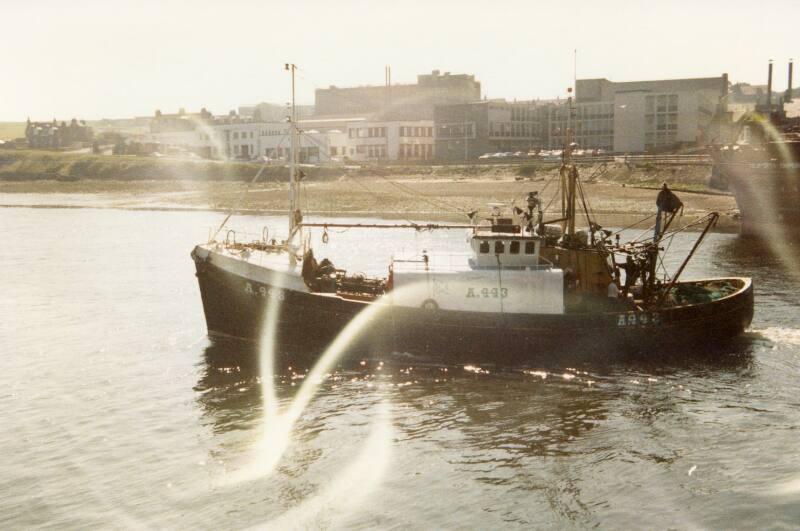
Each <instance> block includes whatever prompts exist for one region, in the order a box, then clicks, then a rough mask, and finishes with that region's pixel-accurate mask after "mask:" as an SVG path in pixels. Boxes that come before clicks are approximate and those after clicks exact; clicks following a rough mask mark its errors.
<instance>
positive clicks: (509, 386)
mask: <svg viewBox="0 0 800 531" xmlns="http://www.w3.org/2000/svg"><path fill="white" fill-rule="evenodd" d="M220 219H221V215H219V214H214V213H203V212H130V211H114V210H91V209H24V208H11V209H2V210H0V223H2V227H3V228H4V231H3V234H4V239H3V244H2V245H3V253H2V257H3V259H2V260H0V278H2V279H3V286H2V291H3V294H2V297H0V345H1V346H2V369H3V370H2V371H0V426H2V432H0V492H2V493H3V495H2V497H0V527H2V528H5V529H15V528H16V529H20V528H38V527H46V528H58V529H62V528H83V529H85V528H96V527H106V528H107V527H111V528H140V527H144V528H198V529H216V528H221V527H234V528H246V527H253V526H267V527H274V528H281V529H285V528H288V527H301V528H309V527H310V528H317V527H331V528H339V527H360V528H371V529H372V528H408V527H416V528H482V529H488V528H497V527H500V526H503V527H525V528H541V527H558V528H585V527H602V528H628V527H635V528H642V527H646V528H666V527H677V528H781V527H784V528H787V527H788V528H794V527H796V526H797V524H798V522H800V503H798V498H800V454H798V453H797V451H796V449H797V441H798V440H800V439H799V437H800V430H798V427H800V393H798V391H799V390H800V389H799V388H800V385H798V383H799V382H800V380H799V379H798V375H799V374H800V372H799V370H800V327H799V326H798V323H799V322H800V309H798V305H797V301H798V297H797V293H798V288H800V284H798V283H797V282H795V281H792V280H790V279H789V278H787V276H786V273H785V272H783V271H782V270H781V268H780V267H779V266H780V264H779V263H777V261H776V260H775V259H771V258H769V257H768V256H766V255H765V254H764V253H763V252H761V251H758V250H756V251H751V250H749V248H748V246H747V245H746V244H745V243H743V242H741V241H739V240H738V239H737V238H736V237H735V236H732V235H711V236H710V237H709V240H708V242H707V244H705V245H704V247H702V250H701V252H700V254H699V255H698V257H697V259H696V260H694V261H693V262H692V264H691V266H690V267H689V269H688V271H687V273H686V274H687V276H720V275H726V274H737V275H748V276H753V277H754V280H755V285H756V316H755V320H754V322H753V326H752V330H751V331H750V332H748V334H747V335H746V337H744V338H743V339H742V340H741V341H739V342H737V343H736V344H735V345H733V346H731V347H729V351H730V352H729V353H727V355H725V356H723V358H722V360H720V361H718V362H714V363H710V362H704V363H700V362H698V363H692V362H686V363H684V364H682V365H675V364H674V362H672V363H673V364H672V365H664V364H663V363H659V361H658V360H651V361H649V362H646V363H641V364H637V365H631V364H626V365H619V366H613V365H612V366H608V365H606V366H592V365H587V366H581V367H566V366H565V367H548V368H538V369H537V368H532V369H530V370H527V371H522V370H506V371H499V372H498V371H495V370H492V369H490V370H489V371H485V370H483V369H480V368H473V367H470V368H464V367H435V366H424V365H420V364H418V363H416V362H415V361H414V360H412V359H406V358H403V357H402V356H387V357H386V359H385V362H384V363H383V364H381V363H380V361H379V360H369V361H364V363H363V364H362V363H361V360H349V361H346V362H342V363H340V364H339V365H338V368H337V369H336V370H335V371H333V372H332V373H331V374H330V375H329V376H328V377H326V378H324V379H323V380H322V381H321V382H320V383H319V385H318V388H317V389H316V394H315V395H314V396H313V398H312V399H311V401H310V402H309V404H308V407H306V408H305V409H304V410H303V411H302V412H301V413H300V415H299V417H298V418H297V421H296V423H294V425H293V426H292V431H291V433H290V434H289V438H288V439H285V440H284V439H281V434H280V430H271V429H270V428H269V425H267V428H265V409H264V406H263V403H264V402H263V400H262V399H263V387H262V383H263V384H267V383H269V382H263V381H262V380H261V379H260V376H259V371H258V368H257V366H256V364H254V363H252V362H246V361H245V360H242V359H241V355H242V354H247V352H246V349H245V350H243V349H242V348H241V347H240V346H238V345H236V344H224V343H217V344H212V343H210V342H209V341H208V339H207V338H206V336H205V325H204V321H203V315H202V309H201V305H200V297H199V292H198V288H197V285H196V279H195V277H194V271H193V264H192V261H191V260H190V258H189V251H190V250H191V248H192V246H193V244H194V243H196V242H198V241H202V240H204V239H205V238H206V237H207V235H208V228H209V227H211V226H213V225H215V224H217V223H219V221H220ZM264 223H265V220H264V219H259V218H253V217H250V218H239V219H238V220H237V224H238V225H240V226H242V225H244V226H247V227H248V228H249V229H250V230H251V231H252V232H254V233H258V234H260V227H261V225H263V224H264ZM354 232H355V231H349V232H342V233H338V232H337V233H334V232H333V231H331V234H330V236H331V244H330V245H331V246H333V245H339V246H340V248H343V249H344V250H345V252H340V253H339V254H337V255H334V262H336V263H337V265H340V266H346V267H348V268H355V269H363V270H365V271H381V270H382V268H383V267H384V265H385V262H386V258H387V257H388V254H389V253H388V252H387V250H388V249H389V248H390V245H389V241H388V236H381V237H380V238H378V239H374V238H370V239H369V240H364V239H360V238H359V236H358V235H357V234H355V233H354ZM319 236H320V233H319V232H317V233H316V234H315V235H314V239H315V241H316V242H319ZM237 237H238V238H242V237H243V235H242V233H239V234H238V235H237ZM391 237H396V238H401V239H402V240H403V243H402V244H401V245H400V246H401V247H403V248H404V249H405V250H406V251H407V252H410V251H412V250H414V249H416V250H420V249H422V248H428V249H431V250H432V249H439V248H444V249H445V250H447V251H448V252H456V251H458V250H460V249H462V246H463V244H464V240H463V233H462V232H459V231H456V232H452V233H436V234H434V235H427V234H414V233H412V232H407V233H406V232H404V233H402V234H400V235H392V236H391ZM693 237H694V236H691V235H690V236H686V237H684V238H682V239H680V240H678V241H676V243H675V244H674V245H673V250H676V251H678V253H677V254H680V251H682V250H686V249H688V248H689V247H690V246H691V243H692V238H693ZM318 254H319V253H318ZM672 265H673V266H674V262H673V264H672ZM249 355H250V356H252V355H253V353H252V352H249ZM304 374H305V373H304V372H303V370H301V369H299V368H296V367H292V368H291V369H290V368H289V367H287V366H285V365H279V366H278V368H277V369H276V374H275V376H274V378H273V379H272V382H273V383H274V389H275V393H276V396H277V399H278V401H279V406H280V408H281V410H282V411H283V410H285V408H286V407H288V406H289V404H291V403H292V400H293V399H294V398H295V397H296V396H297V392H298V389H300V388H301V386H302V385H303V384H304V383H305V382H307V381H308V379H306V378H304V377H303V376H304ZM310 385H313V382H311V384H310ZM267 388H269V386H267ZM265 429H266V432H265ZM263 436H266V438H267V439H266V441H267V445H266V446H263V445H262V443H263V440H262V437H263ZM283 443H285V451H284V452H279V453H278V454H277V458H276V459H277V461H276V464H275V467H274V469H273V468H270V467H269V466H265V459H266V458H265V454H267V453H269V452H270V448H280V447H281V446H282V445H283Z"/></svg>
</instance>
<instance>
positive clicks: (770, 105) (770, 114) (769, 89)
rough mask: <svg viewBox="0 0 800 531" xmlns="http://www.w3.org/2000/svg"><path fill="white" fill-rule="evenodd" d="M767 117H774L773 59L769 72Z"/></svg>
mask: <svg viewBox="0 0 800 531" xmlns="http://www.w3.org/2000/svg"><path fill="white" fill-rule="evenodd" d="M767 116H772V59H770V60H769V70H767Z"/></svg>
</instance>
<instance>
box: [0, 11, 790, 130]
mask: <svg viewBox="0 0 800 531" xmlns="http://www.w3.org/2000/svg"><path fill="white" fill-rule="evenodd" d="M798 15H800V2H798V1H797V0H794V1H790V0H786V1H783V0H775V1H769V0H762V1H760V2H759V1H753V0H749V1H746V2H744V1H739V0H727V1H717V0H695V1H684V0H673V1H669V0H650V1H641V2H634V1H626V0H610V1H605V2H604V1H601V0H594V1H581V0H575V1H573V2H556V1H548V2H540V1H537V0H526V1H517V0H492V1H488V0H482V1H471V0H462V1H450V0H441V1H435V0H424V1H417V0H403V1H388V0H371V1H354V0H327V1H317V0H283V1H281V2H274V1H272V0H261V1H254V0H227V1H209V0H193V1H185V0H160V1H150V0H138V1H127V2H122V1H115V0H102V1H95V0H73V1H69V2H68V1H63V0H25V1H20V0H0V121H23V120H25V119H26V118H27V117H29V116H30V117H31V119H34V120H49V119H52V118H54V117H55V118H58V119H59V120H61V119H69V118H72V117H77V118H82V119H90V120H94V119H100V118H124V117H131V116H147V115H152V114H153V113H154V111H155V110H156V109H160V110H162V111H163V112H165V113H166V112H176V111H177V110H178V109H179V108H180V107H183V108H185V109H186V110H187V111H189V112H196V111H198V110H199V109H200V108H201V107H206V108H208V109H209V110H211V111H212V112H214V113H215V114H223V113H227V112H228V111H229V110H231V109H235V108H237V107H238V106H239V105H242V104H247V103H257V102H261V101H269V102H274V103H282V102H286V101H288V100H289V98H290V81H289V76H288V74H287V73H286V72H285V71H284V70H283V64H284V63H286V62H292V63H295V64H297V65H298V67H299V68H300V70H299V71H298V85H297V101H298V103H313V100H314V89H315V88H323V87H327V86H328V85H337V86H351V85H367V84H371V85H380V84H383V82H384V66H385V65H391V67H392V81H393V82H395V83H413V82H415V80H416V75H417V74H420V73H429V72H430V71H431V70H434V69H438V70H441V71H442V72H445V71H448V72H452V73H454V74H456V73H466V74H474V75H475V76H476V78H477V79H478V80H479V81H480V82H481V83H482V88H483V92H484V94H485V95H486V96H488V97H490V98H507V99H536V98H554V97H557V96H564V95H566V89H567V87H569V86H571V85H572V80H573V75H574V56H575V52H574V50H576V49H577V75H578V78H579V79H580V78H593V77H605V78H608V79H610V80H612V81H632V80H643V79H668V78H681V77H707V76H719V75H721V74H722V73H723V72H727V73H728V74H729V76H730V79H731V81H733V82H737V81H744V82H749V83H756V84H763V83H766V70H767V61H768V60H769V59H774V60H775V64H776V81H775V88H776V90H783V89H785V87H786V64H787V62H788V60H789V58H790V57H797V58H798V59H800V39H797V38H796V37H795V35H796V34H797V27H798V21H800V16H798ZM797 78H800V74H798V76H797ZM797 84H800V81H799V82H798V83H797Z"/></svg>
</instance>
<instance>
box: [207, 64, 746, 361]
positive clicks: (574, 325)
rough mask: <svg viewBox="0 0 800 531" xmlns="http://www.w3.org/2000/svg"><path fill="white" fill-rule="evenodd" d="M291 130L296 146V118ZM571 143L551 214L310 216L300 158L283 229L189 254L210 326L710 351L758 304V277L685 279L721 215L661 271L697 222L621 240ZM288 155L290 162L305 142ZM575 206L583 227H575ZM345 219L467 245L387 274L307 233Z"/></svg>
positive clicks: (582, 349) (432, 341)
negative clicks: (359, 266) (441, 218)
mask: <svg viewBox="0 0 800 531" xmlns="http://www.w3.org/2000/svg"><path fill="white" fill-rule="evenodd" d="M287 68H289V69H292V72H293V68H294V67H293V66H292V65H287ZM290 129H291V131H292V147H293V148H294V147H295V146H296V145H297V143H296V135H297V128H296V127H295V120H294V116H292V118H291V128H290ZM571 149H572V146H571V145H568V146H567V147H566V149H565V156H564V160H563V164H562V166H561V171H560V173H559V175H558V182H557V185H558V187H559V191H560V194H559V193H557V194H556V196H559V197H560V198H561V210H560V211H557V212H556V213H555V214H552V215H551V218H552V219H547V216H546V215H545V212H546V210H547V209H545V208H543V204H542V200H541V198H540V196H539V193H538V192H536V191H531V192H529V193H528V195H527V198H526V200H525V203H524V205H525V208H518V207H514V206H512V205H508V207H507V208H504V206H503V205H497V204H495V205H492V206H491V209H490V212H489V213H488V215H486V216H485V217H483V219H480V218H479V216H477V215H472V216H471V219H470V221H469V223H464V224H416V223H396V224H392V223H369V224H367V223H347V224H345V223H333V222H330V223H329V222H314V223H309V222H304V221H303V213H302V212H301V210H300V209H299V206H298V202H297V201H296V198H297V197H298V181H297V178H296V169H295V161H294V160H290V164H289V172H290V180H289V203H290V208H289V231H288V234H287V237H286V238H285V239H281V240H277V239H269V238H268V236H267V235H266V234H265V236H264V237H263V238H262V239H261V240H258V241H250V242H236V241H235V238H234V237H233V236H232V233H230V232H228V233H227V235H226V237H225V238H224V239H222V238H220V237H219V235H220V234H222V230H223V228H224V226H225V223H224V222H223V224H222V225H221V226H220V228H219V230H217V232H216V234H215V235H213V236H212V237H211V238H210V239H209V241H208V242H206V243H203V244H200V245H197V246H196V247H195V248H194V250H193V251H192V253H191V254H192V258H193V259H194V262H195V266H196V272H197V277H198V281H199V286H200V293H201V297H202V301H203V308H204V311H205V317H206V323H207V327H208V331H209V334H210V335H219V336H231V337H236V338H243V339H249V340H255V341H259V340H262V339H264V337H263V336H264V334H273V333H274V336H275V337H270V339H277V341H278V342H279V343H286V344H310V345H313V346H318V347H324V346H325V345H327V344H329V343H330V342H331V341H333V340H334V339H335V338H336V337H337V336H338V335H339V334H340V333H341V332H342V330H344V329H345V327H347V326H348V324H349V323H351V322H353V320H354V319H356V318H357V317H358V316H360V315H362V314H364V312H370V313H369V316H370V319H369V320H368V322H367V323H366V325H365V326H364V327H363V330H360V332H359V339H358V346H359V347H363V348H367V349H370V348H374V349H378V351H380V352H386V351H387V350H391V351H400V352H411V353H416V354H423V355H428V356H434V357H436V358H437V359H441V360H443V361H449V362H463V363H467V362H479V363H484V362H494V363H519V364H532V363H541V362H545V361H547V360H553V359H556V360H558V359H562V358H563V359H566V358H569V359H572V358H573V357H575V356H578V357H588V358H590V359H592V358H595V357H598V358H599V357H609V356H611V357H615V356H627V355H629V354H636V353H638V354H644V355H652V353H653V352H654V351H655V350H657V349H663V348H664V347H669V348H673V349H674V348H676V347H685V346H689V345H694V346H697V347H698V350H699V351H703V350H704V349H705V348H706V347H707V346H708V345H709V344H712V343H719V342H724V341H727V340H730V339H732V338H734V337H736V336H737V335H738V334H740V333H741V332H742V331H743V330H744V329H745V328H746V327H747V326H748V325H749V324H750V320H751V319H752V315H753V286H752V282H751V280H750V279H748V278H735V277H734V278H715V279H702V280H681V279H680V277H681V274H682V272H683V270H684V267H685V266H686V263H687V262H688V260H689V259H690V258H691V256H692V255H693V254H694V252H695V250H696V249H697V247H698V246H699V245H700V243H701V242H702V240H703V238H704V237H705V236H706V234H707V232H708V231H709V230H710V229H711V227H712V226H713V225H714V223H715V222H716V220H717V218H718V215H717V214H715V213H712V214H709V215H708V216H706V217H705V218H703V219H702V220H700V221H699V222H697V223H696V224H693V225H696V226H697V227H698V228H699V227H701V226H702V230H701V231H700V233H699V236H698V237H697V241H696V242H695V244H694V246H693V248H692V250H691V252H690V253H689V254H688V255H687V256H686V259H685V260H684V261H683V263H682V264H681V266H680V267H679V269H678V270H677V271H676V272H675V273H674V274H673V275H671V276H666V273H664V274H663V275H662V274H660V273H659V269H658V268H659V267H660V264H661V261H660V253H661V252H662V250H663V247H664V244H665V242H667V241H669V239H670V238H672V237H674V236H675V234H677V233H679V232H682V231H684V230H686V229H687V227H689V226H687V227H682V228H672V223H673V221H674V220H675V219H676V216H677V215H678V208H667V209H666V210H665V211H664V212H661V211H659V213H658V214H657V216H658V223H656V227H657V228H656V229H655V230H654V232H652V233H651V232H647V233H646V235H643V236H642V237H640V238H636V239H634V240H631V241H627V242H621V241H620V232H621V231H617V232H616V233H615V232H612V231H610V230H607V229H604V228H602V227H600V226H599V225H598V224H597V223H595V222H594V221H593V220H592V218H591V216H590V210H589V208H586V205H587V198H586V195H585V193H584V191H583V187H582V185H581V182H580V178H579V174H578V168H577V166H576V165H574V164H572V163H571V159H570V154H569V153H570V151H571ZM290 153H291V155H290V157H291V158H292V159H293V158H294V154H295V153H296V150H295V149H292V150H291V152H290ZM556 196H554V197H556ZM579 204H580V205H582V206H584V208H583V213H584V214H585V215H586V219H587V227H586V229H579V228H578V226H577V222H578V206H579ZM653 217H655V216H651V218H653ZM227 219H228V218H226V221H227ZM336 228H349V229H353V228H355V229H359V230H364V231H376V230H393V229H414V230H463V231H465V232H466V234H467V246H468V249H469V256H468V258H467V259H465V260H464V261H462V262H460V263H454V262H453V260H452V258H451V257H448V256H443V255H440V254H438V253H437V252H436V251H435V250H432V251H430V252H427V251H426V252H423V253H421V254H420V255H418V256H411V257H398V258H394V259H392V260H391V262H390V265H389V267H388V269H387V271H386V273H385V275H382V276H375V277H366V276H363V275H355V274H351V273H349V272H348V271H346V270H342V269H339V268H337V267H336V266H335V264H334V263H333V262H332V261H331V260H329V259H328V258H327V257H325V258H322V259H320V258H321V257H318V256H315V254H314V249H313V248H312V247H311V245H310V240H309V238H307V237H305V236H304V234H305V231H308V230H312V229H322V230H328V229H336ZM365 238H368V236H365ZM270 312H275V313H273V318H274V319H275V322H276V326H275V328H274V330H273V329H272V328H269V329H268V325H267V322H268V314H269V313H270Z"/></svg>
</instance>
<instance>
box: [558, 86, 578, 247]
mask: <svg viewBox="0 0 800 531" xmlns="http://www.w3.org/2000/svg"><path fill="white" fill-rule="evenodd" d="M568 92H569V93H570V96H569V97H568V98H567V135H566V145H565V146H564V151H563V153H562V164H561V185H562V187H561V212H562V215H563V216H564V218H565V219H564V221H565V225H566V227H564V228H563V229H562V230H564V233H565V234H566V235H567V237H568V239H569V240H572V239H573V237H574V236H575V196H576V193H577V190H576V188H577V179H578V169H577V168H576V167H575V165H574V164H573V163H572V143H573V128H572V127H573V125H572V119H573V112H574V109H573V107H572V95H571V93H572V87H570V88H569V89H568Z"/></svg>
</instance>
